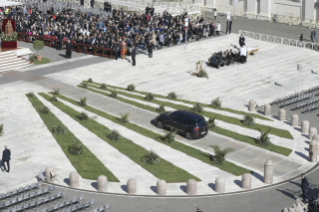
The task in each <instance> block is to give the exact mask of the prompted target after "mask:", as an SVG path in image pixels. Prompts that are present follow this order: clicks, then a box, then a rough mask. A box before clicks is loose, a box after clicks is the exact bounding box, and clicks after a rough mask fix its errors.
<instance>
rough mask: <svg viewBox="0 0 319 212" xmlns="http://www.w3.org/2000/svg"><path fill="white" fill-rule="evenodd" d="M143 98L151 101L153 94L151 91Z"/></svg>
mask: <svg viewBox="0 0 319 212" xmlns="http://www.w3.org/2000/svg"><path fill="white" fill-rule="evenodd" d="M144 99H145V100H148V101H152V100H153V99H154V96H153V94H152V93H148V94H146V95H145V97H144Z"/></svg>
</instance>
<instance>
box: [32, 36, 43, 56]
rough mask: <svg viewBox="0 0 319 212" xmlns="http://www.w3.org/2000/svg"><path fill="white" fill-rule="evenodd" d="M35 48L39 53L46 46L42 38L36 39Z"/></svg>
mask: <svg viewBox="0 0 319 212" xmlns="http://www.w3.org/2000/svg"><path fill="white" fill-rule="evenodd" d="M33 48H34V49H35V50H37V55H39V52H40V50H42V49H43V48H44V44H43V42H42V41H41V40H36V41H34V43H33Z"/></svg>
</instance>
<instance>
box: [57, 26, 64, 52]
mask: <svg viewBox="0 0 319 212" xmlns="http://www.w3.org/2000/svg"><path fill="white" fill-rule="evenodd" d="M58 40H59V43H58V50H59V51H61V50H62V42H63V33H62V30H61V31H60V32H59V34H58Z"/></svg>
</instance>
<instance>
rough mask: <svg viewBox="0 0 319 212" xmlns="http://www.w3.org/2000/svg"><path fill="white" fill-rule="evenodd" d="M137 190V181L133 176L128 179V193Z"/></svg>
mask: <svg viewBox="0 0 319 212" xmlns="http://www.w3.org/2000/svg"><path fill="white" fill-rule="evenodd" d="M136 191H137V183H136V180H135V179H134V178H131V179H129V180H128V181H127V193H128V194H136Z"/></svg>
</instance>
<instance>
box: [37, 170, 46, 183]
mask: <svg viewBox="0 0 319 212" xmlns="http://www.w3.org/2000/svg"><path fill="white" fill-rule="evenodd" d="M38 177H39V179H40V180H42V181H45V179H46V177H45V176H44V174H43V172H39V176H38Z"/></svg>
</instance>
